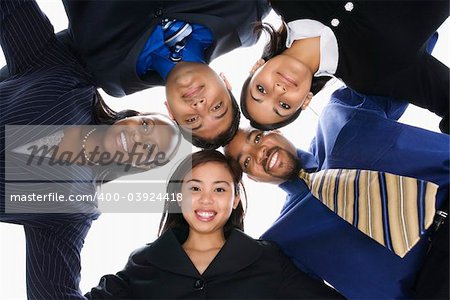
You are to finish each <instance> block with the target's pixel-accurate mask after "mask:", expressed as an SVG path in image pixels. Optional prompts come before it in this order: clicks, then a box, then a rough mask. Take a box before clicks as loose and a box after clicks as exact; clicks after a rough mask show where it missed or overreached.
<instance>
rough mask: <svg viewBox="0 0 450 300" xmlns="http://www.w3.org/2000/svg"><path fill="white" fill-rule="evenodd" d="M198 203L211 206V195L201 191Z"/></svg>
mask: <svg viewBox="0 0 450 300" xmlns="http://www.w3.org/2000/svg"><path fill="white" fill-rule="evenodd" d="M199 202H200V203H201V204H203V205H207V204H213V203H214V200H213V198H212V194H211V193H210V192H209V191H202V193H201V195H200V198H199Z"/></svg>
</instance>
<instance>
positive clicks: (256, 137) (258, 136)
mask: <svg viewBox="0 0 450 300" xmlns="http://www.w3.org/2000/svg"><path fill="white" fill-rule="evenodd" d="M261 137H262V133H259V134H257V135H256V136H255V144H258V143H259V141H260V140H261Z"/></svg>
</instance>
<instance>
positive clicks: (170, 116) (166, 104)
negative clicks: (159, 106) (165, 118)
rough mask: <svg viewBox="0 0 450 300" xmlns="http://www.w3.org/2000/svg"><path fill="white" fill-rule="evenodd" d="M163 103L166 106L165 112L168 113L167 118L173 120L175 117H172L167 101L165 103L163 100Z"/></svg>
mask: <svg viewBox="0 0 450 300" xmlns="http://www.w3.org/2000/svg"><path fill="white" fill-rule="evenodd" d="M164 105H165V106H166V109H167V113H168V114H169V118H171V119H172V120H175V118H174V117H173V114H172V110H171V109H170V106H169V103H167V101H164Z"/></svg>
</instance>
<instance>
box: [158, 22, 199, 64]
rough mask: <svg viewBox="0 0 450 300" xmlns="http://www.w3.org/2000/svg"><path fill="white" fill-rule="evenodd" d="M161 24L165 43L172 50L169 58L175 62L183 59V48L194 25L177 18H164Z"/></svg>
mask: <svg viewBox="0 0 450 300" xmlns="http://www.w3.org/2000/svg"><path fill="white" fill-rule="evenodd" d="M161 25H162V29H163V31H164V44H166V46H167V47H168V48H169V50H170V56H169V59H170V60H171V61H173V62H179V61H180V60H181V59H182V50H183V49H184V47H185V46H186V43H187V41H188V40H189V37H190V35H191V33H192V26H191V25H190V24H189V23H187V22H184V21H180V20H177V19H173V20H169V19H164V20H162V23H161Z"/></svg>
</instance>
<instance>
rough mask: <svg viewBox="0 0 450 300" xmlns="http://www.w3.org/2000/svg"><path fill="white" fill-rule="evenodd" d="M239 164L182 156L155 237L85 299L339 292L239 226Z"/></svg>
mask: <svg viewBox="0 0 450 300" xmlns="http://www.w3.org/2000/svg"><path fill="white" fill-rule="evenodd" d="M241 179H242V171H241V169H240V168H239V166H238V165H237V164H235V163H234V162H232V161H231V160H230V159H228V158H226V157H225V156H224V155H223V154H222V153H220V152H217V151H215V150H204V151H200V152H197V153H194V154H192V155H189V156H187V157H186V158H185V159H184V160H183V161H182V162H181V163H180V164H179V165H178V167H177V169H176V170H175V171H174V173H173V174H172V176H171V178H170V180H169V183H168V185H167V190H166V192H167V193H168V194H169V195H170V194H175V195H178V200H179V201H168V202H166V205H165V209H164V213H163V216H162V219H161V223H160V236H159V238H158V239H157V240H156V241H154V242H153V243H151V244H149V245H147V246H144V247H142V248H140V249H138V250H136V251H134V252H133V253H132V254H131V255H130V258H129V260H128V263H127V265H126V267H125V269H124V270H122V271H120V272H119V273H117V274H116V275H106V276H104V277H102V279H101V280H100V284H99V286H97V287H95V288H93V289H92V290H91V291H90V292H89V293H88V294H87V295H86V296H87V297H88V298H89V299H106V298H114V299H161V298H168V299H175V298H189V299H198V298H200V299H218V298H225V299H243V298H247V299H248V298H249V299H263V298H272V299H273V298H296V299H306V298H307V299H311V298H320V299H330V298H341V296H340V295H339V294H338V293H336V292H335V291H334V290H333V289H331V288H330V287H328V286H326V285H325V284H324V283H323V282H321V281H317V280H315V279H312V278H310V277H308V276H307V275H306V274H305V273H302V272H300V271H299V270H298V269H296V268H295V266H294V265H293V264H292V262H291V261H290V260H289V259H288V258H287V257H286V256H285V255H284V254H283V253H282V252H281V251H280V250H279V249H278V247H276V246H275V245H274V244H272V243H270V242H266V241H262V240H254V239H252V238H251V237H249V236H247V235H246V234H244V233H243V232H242V230H243V228H244V225H243V220H244V209H243V205H242V202H241V200H242V199H243V198H244V195H245V191H244V188H243V185H242V182H241Z"/></svg>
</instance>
